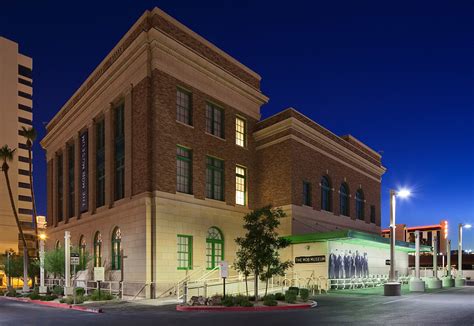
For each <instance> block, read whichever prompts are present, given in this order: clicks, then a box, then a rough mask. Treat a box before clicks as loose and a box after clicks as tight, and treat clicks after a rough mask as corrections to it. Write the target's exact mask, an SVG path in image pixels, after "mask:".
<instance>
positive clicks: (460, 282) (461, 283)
mask: <svg viewBox="0 0 474 326" xmlns="http://www.w3.org/2000/svg"><path fill="white" fill-rule="evenodd" d="M454 286H456V287H461V286H466V279H465V278H457V277H456V279H455V280H454Z"/></svg>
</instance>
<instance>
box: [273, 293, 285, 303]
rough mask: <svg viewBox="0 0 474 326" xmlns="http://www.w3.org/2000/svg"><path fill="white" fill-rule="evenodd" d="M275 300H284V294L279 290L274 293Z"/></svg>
mask: <svg viewBox="0 0 474 326" xmlns="http://www.w3.org/2000/svg"><path fill="white" fill-rule="evenodd" d="M275 300H280V301H284V300H285V295H284V294H283V293H281V292H278V293H275Z"/></svg>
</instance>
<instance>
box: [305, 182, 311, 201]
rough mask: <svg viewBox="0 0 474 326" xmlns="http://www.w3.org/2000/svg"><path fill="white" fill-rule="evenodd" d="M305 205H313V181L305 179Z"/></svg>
mask: <svg viewBox="0 0 474 326" xmlns="http://www.w3.org/2000/svg"><path fill="white" fill-rule="evenodd" d="M303 205H306V206H312V191H311V183H310V182H307V181H303Z"/></svg>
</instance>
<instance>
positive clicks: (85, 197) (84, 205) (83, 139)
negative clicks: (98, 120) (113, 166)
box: [79, 131, 89, 213]
mask: <svg viewBox="0 0 474 326" xmlns="http://www.w3.org/2000/svg"><path fill="white" fill-rule="evenodd" d="M79 143H80V163H79V168H80V173H79V175H80V189H79V194H80V199H79V202H80V211H81V213H84V212H87V210H88V209H89V192H88V183H89V182H88V181H89V180H88V178H89V176H88V163H89V162H88V156H87V155H88V150H89V149H88V135H87V131H84V132H82V133H81V134H80V136H79Z"/></svg>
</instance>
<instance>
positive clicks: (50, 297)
mask: <svg viewBox="0 0 474 326" xmlns="http://www.w3.org/2000/svg"><path fill="white" fill-rule="evenodd" d="M57 297H58V296H56V295H54V294H53V295H49V294H48V295H42V296H40V298H39V299H40V300H41V301H53V300H54V299H57Z"/></svg>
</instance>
